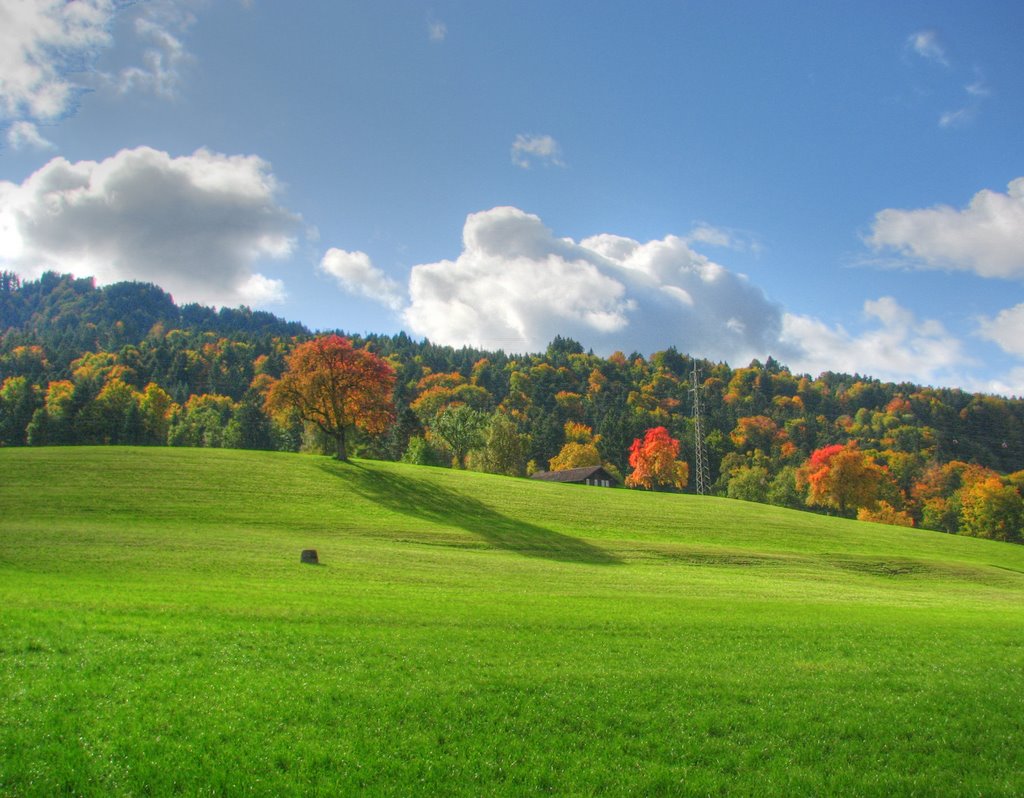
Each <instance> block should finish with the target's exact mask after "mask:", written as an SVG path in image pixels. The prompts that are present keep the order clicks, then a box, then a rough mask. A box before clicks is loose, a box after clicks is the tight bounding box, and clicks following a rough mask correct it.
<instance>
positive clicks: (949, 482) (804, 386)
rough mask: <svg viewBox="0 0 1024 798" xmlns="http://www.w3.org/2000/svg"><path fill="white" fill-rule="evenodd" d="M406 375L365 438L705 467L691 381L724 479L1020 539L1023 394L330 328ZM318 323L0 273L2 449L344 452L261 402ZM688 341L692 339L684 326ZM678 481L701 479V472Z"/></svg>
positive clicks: (773, 493)
mask: <svg viewBox="0 0 1024 798" xmlns="http://www.w3.org/2000/svg"><path fill="white" fill-rule="evenodd" d="M334 332H336V333H337V334H339V335H342V336H345V337H346V338H347V339H349V340H350V341H351V342H352V344H353V346H354V347H357V348H360V349H365V350H367V351H369V352H372V353H373V354H375V355H376V356H378V357H379V358H382V359H384V360H385V361H387V363H388V364H390V367H391V369H392V370H393V373H394V377H395V379H394V395H393V397H392V401H393V414H392V422H391V423H390V424H389V425H387V428H386V429H385V430H384V431H383V432H374V433H369V432H366V431H361V430H359V429H355V430H353V431H352V433H351V436H350V447H351V449H352V451H353V453H354V454H357V455H359V456H363V457H370V458H377V459H389V460H404V461H406V462H412V463H418V464H422V465H437V466H454V467H460V468H470V469H475V470H479V471H490V472H493V473H502V474H507V475H510V476H525V475H528V474H531V473H534V472H536V471H538V470H549V469H550V470H558V469H562V468H572V467H577V466H583V465H604V466H605V467H606V468H607V469H608V470H609V471H610V473H612V474H614V475H615V476H616V477H618V478H619V479H620V481H622V482H625V483H627V484H631V485H641V486H646V487H652V485H651V484H650V483H649V481H648V482H645V481H644V480H643V479H638V478H634V479H633V480H632V481H630V480H629V477H630V476H631V475H630V473H629V472H630V471H633V472H634V474H635V472H636V471H637V469H636V467H635V463H634V464H631V451H633V452H636V451H637V450H638V448H639V444H640V443H641V442H642V441H644V440H648V439H650V440H653V438H651V437H650V433H652V431H655V430H662V433H658V434H660V435H661V436H662V437H661V440H664V441H670V442H675V445H676V447H677V449H676V450H675V451H678V457H679V461H680V463H679V466H678V467H677V468H676V469H675V471H674V473H675V474H676V477H677V479H675V480H674V482H673V484H672V485H671V486H670V488H671V489H684V488H683V487H682V486H683V485H685V484H686V477H687V473H689V474H690V475H693V474H694V462H693V460H694V451H695V448H694V447H695V440H694V438H695V435H694V428H695V425H694V417H693V412H692V410H693V401H694V395H695V392H698V393H699V398H700V404H701V410H702V427H703V431H704V438H705V445H706V453H707V464H708V472H709V481H710V491H711V492H712V493H716V494H719V495H723V496H729V497H732V498H736V499H745V500H748V501H755V502H766V503H771V504H778V505H783V506H788V507H792V508H800V509H805V510H814V511H818V512H826V513H830V514H835V515H844V516H849V517H858V518H861V519H864V520H873V521H880V522H883V523H891V524H901V525H906V526H920V527H925V528H928V529H934V530H938V531H941V532H947V533H959V534H967V535H975V536H979V537H988V538H994V539H998V540H1007V541H1012V542H1021V540H1022V529H1024V502H1022V499H1021V493H1020V491H1021V487H1022V486H1024V470H1022V468H1024V401H1021V400H1020V399H1015V398H1004V397H997V396H989V395H983V394H971V393H967V392H965V391H962V390H959V389H953V388H936V387H926V386H918V385H913V384H909V383H900V384H894V383H888V382H881V381H879V380H875V379H872V378H870V377H868V376H864V375H857V374H854V375H849V374H837V373H832V372H826V373H823V374H819V375H817V376H812V375H808V374H795V373H792V372H791V371H790V370H789V369H788V368H787V367H786V366H785V365H784V364H781V363H779V362H777V361H775V360H774V359H773V358H771V357H769V358H767V359H766V360H765V362H763V363H762V362H760V361H757V360H755V361H753V362H751V363H750V364H748V365H746V366H742V367H732V366H730V365H729V364H726V363H719V362H712V361H708V360H703V359H694V358H692V357H690V356H689V355H687V354H683V353H682V352H681V351H680V349H677V348H676V347H670V348H668V349H665V350H663V351H659V352H655V353H652V354H642V353H638V352H632V353H628V354H627V353H623V352H615V353H613V354H611V355H610V356H607V357H602V356H598V355H595V354H594V353H593V352H588V351H585V350H584V348H583V347H582V346H581V345H580V344H579V343H578V342H576V341H574V340H571V339H567V338H561V337H559V338H556V339H555V340H554V341H552V342H551V343H550V345H549V346H548V347H547V350H546V351H545V352H542V353H540V352H539V353H534V354H529V355H510V354H506V353H504V352H500V351H498V352H486V351H481V350H476V349H471V348H458V349H456V348H452V347H446V346H437V345H434V344H432V343H430V342H429V341H416V340H413V339H412V338H410V337H409V336H407V335H405V334H404V333H399V334H397V335H356V334H351V333H345V332H344V331H343V330H340V329H339V330H337V331H334ZM314 337H315V335H314V333H313V331H311V330H309V329H307V328H306V327H305V326H303V325H301V324H298V323H295V322H288V321H285V320H282V319H280V318H278V317H276V316H274V315H273V314H271V313H267V312H264V311H252V310H250V309H248V308H244V307H242V308H236V309H230V308H223V309H220V310H214V309H211V308H208V307H204V306H200V305H195V304H186V305H182V306H178V305H176V304H175V302H174V301H173V299H172V297H171V296H170V295H169V294H167V293H166V292H165V291H163V290H162V289H160V288H159V287H158V286H155V285H152V284H146V283H134V282H133V283H127V282H126V283H117V284H113V285H109V286H103V287H98V286H97V285H96V284H95V281H94V280H93V279H91V278H76V277H74V276H72V275H69V274H57V273H54V272H49V273H46V274H44V275H43V276H42V277H40V278H39V279H38V280H34V281H23V280H21V279H20V278H19V277H18V276H17V275H16V274H13V273H11V272H3V273H0V446H24V445H28V446H40V445H70V444H77V445H106V444H130V445H151V446H206V447H233V448H247V449H272V450H283V451H317V452H319V451H330V441H327V440H325V437H324V435H323V434H322V433H321V432H320V431H319V430H318V429H317V428H316V427H315V426H313V425H310V424H309V423H304V422H303V421H302V420H301V419H300V418H298V417H296V416H294V415H292V416H288V415H287V414H281V413H273V412H271V410H270V409H269V408H268V402H267V397H268V392H269V391H270V390H271V388H272V386H273V385H274V384H275V383H276V382H277V381H279V380H280V379H281V377H282V375H283V374H284V373H285V371H286V369H287V367H288V358H289V356H290V354H291V353H292V352H293V351H294V350H295V348H296V347H297V346H299V345H300V344H303V343H304V342H307V341H309V340H311V339H313V338H314ZM680 347H681V348H683V349H685V342H680ZM689 483H690V484H689V486H688V487H686V488H685V489H687V490H693V484H692V483H693V479H692V478H691V479H690V480H689Z"/></svg>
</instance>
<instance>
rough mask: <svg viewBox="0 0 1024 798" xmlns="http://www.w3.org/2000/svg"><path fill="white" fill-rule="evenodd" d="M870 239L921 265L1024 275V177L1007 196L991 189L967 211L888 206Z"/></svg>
mask: <svg viewBox="0 0 1024 798" xmlns="http://www.w3.org/2000/svg"><path fill="white" fill-rule="evenodd" d="M867 241H868V243H869V244H870V245H871V246H873V247H875V248H876V249H883V248H891V249H895V250H897V251H898V252H900V253H901V254H902V255H904V256H905V257H907V258H909V259H910V260H911V262H912V263H913V264H914V265H916V266H917V267H919V268H927V269H948V270H955V271H971V272H975V273H976V274H978V275H980V276H982V277H1001V278H1006V279H1020V278H1024V177H1018V178H1017V179H1016V180H1013V181H1012V182H1011V183H1010V185H1009V188H1008V190H1007V192H1006V193H1005V194H1003V193H1000V192H997V191H990V190H988V189H985V190H983V191H979V192H978V193H977V194H975V195H974V198H973V199H972V200H971V202H970V204H969V205H968V206H967V207H966V208H964V209H962V210H958V209H956V208H951V207H949V206H947V205H940V206H938V207H935V208H925V209H921V210H898V209H892V208H889V209H886V210H883V211H880V212H879V213H878V214H876V215H875V220H874V224H873V225H872V229H871V234H870V235H869V236H868V238H867Z"/></svg>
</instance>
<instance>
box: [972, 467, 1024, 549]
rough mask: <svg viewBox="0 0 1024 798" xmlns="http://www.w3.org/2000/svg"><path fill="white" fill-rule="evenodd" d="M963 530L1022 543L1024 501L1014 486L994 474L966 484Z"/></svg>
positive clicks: (975, 535) (980, 535)
mask: <svg viewBox="0 0 1024 798" xmlns="http://www.w3.org/2000/svg"><path fill="white" fill-rule="evenodd" d="M960 503H961V506H962V509H961V511H960V513H961V520H960V533H961V534H963V535H971V536H973V537H979V538H990V539H992V540H1004V541H1008V542H1012V543H1019V542H1020V540H1021V528H1022V527H1024V502H1022V500H1021V496H1020V491H1019V490H1017V488H1016V486H1014V485H1007V484H1005V483H1004V482H1003V480H1002V479H1000V478H999V477H998V476H991V477H988V478H986V479H983V480H980V481H978V482H975V483H974V484H972V485H970V486H968V487H965V488H964V489H963V490H962V491H961V494H960Z"/></svg>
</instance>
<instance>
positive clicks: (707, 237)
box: [685, 222, 761, 254]
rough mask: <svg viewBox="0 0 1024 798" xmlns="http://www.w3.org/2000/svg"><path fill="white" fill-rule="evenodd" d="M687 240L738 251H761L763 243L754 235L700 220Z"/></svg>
mask: <svg viewBox="0 0 1024 798" xmlns="http://www.w3.org/2000/svg"><path fill="white" fill-rule="evenodd" d="M685 241H686V243H687V244H706V245H708V246H712V247H722V248H724V249H732V250H735V251H737V252H753V253H754V254H758V253H760V252H761V244H760V242H759V241H758V240H757V239H756V238H755V237H754V236H751V235H750V234H748V233H745V232H742V231H737V230H731V229H726V228H722V227H715V226H713V225H710V224H708V223H707V222H698V223H697V224H696V225H694V227H693V229H692V230H691V231H690V233H689V235H687V236H686V237H685Z"/></svg>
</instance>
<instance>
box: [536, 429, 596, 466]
mask: <svg viewBox="0 0 1024 798" xmlns="http://www.w3.org/2000/svg"><path fill="white" fill-rule="evenodd" d="M563 430H564V432H565V444H564V445H563V446H562V448H561V449H560V450H559V452H558V454H556V455H555V456H554V457H552V458H551V460H550V461H549V462H548V468H550V469H551V470H552V471H568V470H570V469H573V468H585V467H587V466H598V465H601V453H600V452H599V451H598V450H597V445H598V444H599V443H600V442H601V436H600V435H595V434H594V430H593V429H592V428H590V427H588V426H587V425H586V424H580V423H579V422H576V421H567V422H566V423H565V425H564V427H563Z"/></svg>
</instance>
